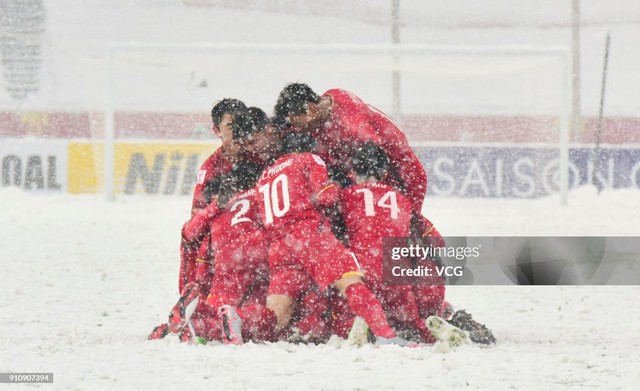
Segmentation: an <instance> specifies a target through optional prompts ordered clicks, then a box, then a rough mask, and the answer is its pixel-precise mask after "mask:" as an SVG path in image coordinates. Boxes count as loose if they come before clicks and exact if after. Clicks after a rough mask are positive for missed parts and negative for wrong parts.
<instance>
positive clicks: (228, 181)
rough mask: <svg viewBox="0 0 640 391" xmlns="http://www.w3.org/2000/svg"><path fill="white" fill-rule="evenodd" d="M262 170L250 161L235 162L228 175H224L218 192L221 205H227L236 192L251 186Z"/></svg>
mask: <svg viewBox="0 0 640 391" xmlns="http://www.w3.org/2000/svg"><path fill="white" fill-rule="evenodd" d="M261 171H262V170H261V168H260V166H258V165H257V164H255V163H252V162H249V161H242V162H240V163H237V164H235V165H234V166H233V168H232V169H231V171H230V172H229V173H228V174H227V175H223V176H222V181H221V183H220V190H219V192H218V203H219V205H225V204H226V203H227V202H229V200H230V199H231V197H233V196H234V194H236V193H239V192H241V191H244V190H247V189H249V188H251V187H252V186H253V185H254V184H255V183H256V180H257V179H258V176H259V175H260V172H261Z"/></svg>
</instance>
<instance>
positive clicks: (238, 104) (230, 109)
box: [211, 98, 247, 127]
mask: <svg viewBox="0 0 640 391" xmlns="http://www.w3.org/2000/svg"><path fill="white" fill-rule="evenodd" d="M241 110H247V105H245V104H244V102H242V101H241V100H238V99H232V98H225V99H222V100H220V101H218V102H216V104H215V105H214V106H213V108H212V109H211V120H212V121H213V126H215V127H218V126H219V125H220V121H222V117H223V116H224V115H225V113H230V114H236V113H237V112H238V111H241Z"/></svg>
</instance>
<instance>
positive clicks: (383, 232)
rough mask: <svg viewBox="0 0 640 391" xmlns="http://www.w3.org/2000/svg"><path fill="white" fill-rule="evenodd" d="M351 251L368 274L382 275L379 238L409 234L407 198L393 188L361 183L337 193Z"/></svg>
mask: <svg viewBox="0 0 640 391" xmlns="http://www.w3.org/2000/svg"><path fill="white" fill-rule="evenodd" d="M340 205H341V207H342V214H343V216H344V220H345V223H346V226H347V233H348V235H349V243H350V244H351V250H352V251H354V252H355V253H356V255H357V256H358V259H359V260H360V262H361V264H362V266H363V267H364V268H365V270H366V271H367V272H368V273H374V275H375V276H377V277H378V278H379V277H381V275H382V238H383V237H384V236H409V234H410V229H411V216H412V207H411V201H409V199H408V198H407V197H405V196H404V195H402V194H401V193H400V192H398V191H397V190H396V189H394V188H393V187H391V186H389V185H386V184H384V183H379V182H364V183H360V184H357V185H354V186H350V187H347V188H346V189H344V190H343V191H342V194H341V196H340Z"/></svg>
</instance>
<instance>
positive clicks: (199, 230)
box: [182, 201, 220, 242]
mask: <svg viewBox="0 0 640 391" xmlns="http://www.w3.org/2000/svg"><path fill="white" fill-rule="evenodd" d="M218 213H220V208H219V207H218V205H217V204H216V203H215V201H213V202H211V203H210V204H209V205H207V206H206V207H205V208H204V209H201V210H199V211H198V212H197V213H195V214H194V215H193V217H191V219H190V220H189V221H187V222H186V223H185V224H184V225H183V226H182V238H183V239H184V240H185V241H187V242H192V241H194V240H196V239H198V238H200V237H202V236H204V234H205V233H206V232H207V230H206V229H207V227H208V225H209V223H210V222H211V219H213V218H214V217H215V216H216V215H217V214H218Z"/></svg>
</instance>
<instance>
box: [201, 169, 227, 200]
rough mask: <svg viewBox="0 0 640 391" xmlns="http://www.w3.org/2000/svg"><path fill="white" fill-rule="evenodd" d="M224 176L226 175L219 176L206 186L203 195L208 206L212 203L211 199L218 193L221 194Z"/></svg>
mask: <svg viewBox="0 0 640 391" xmlns="http://www.w3.org/2000/svg"><path fill="white" fill-rule="evenodd" d="M223 176H224V175H218V176H216V177H214V178H213V179H212V180H210V181H207V182H206V183H205V184H204V186H203V189H202V195H203V196H204V199H205V201H206V202H207V205H208V204H210V203H211V198H212V197H213V196H215V195H218V192H220V185H221V184H222V180H223V179H224V178H223Z"/></svg>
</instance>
